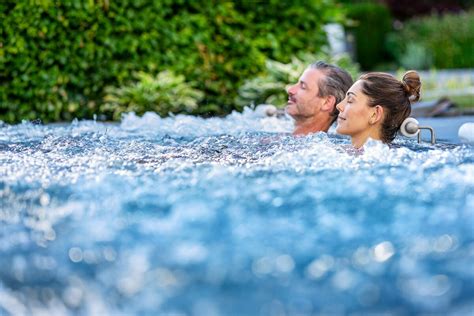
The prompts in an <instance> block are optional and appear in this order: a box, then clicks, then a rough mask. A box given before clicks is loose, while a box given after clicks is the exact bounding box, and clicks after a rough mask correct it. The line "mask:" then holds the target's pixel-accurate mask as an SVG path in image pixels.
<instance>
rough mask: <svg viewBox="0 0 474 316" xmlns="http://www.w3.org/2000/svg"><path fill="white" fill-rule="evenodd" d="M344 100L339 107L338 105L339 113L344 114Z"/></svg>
mask: <svg viewBox="0 0 474 316" xmlns="http://www.w3.org/2000/svg"><path fill="white" fill-rule="evenodd" d="M343 103H344V100H343V101H341V102H339V103H338V104H337V105H336V109H337V110H338V111H339V112H344V104H343Z"/></svg>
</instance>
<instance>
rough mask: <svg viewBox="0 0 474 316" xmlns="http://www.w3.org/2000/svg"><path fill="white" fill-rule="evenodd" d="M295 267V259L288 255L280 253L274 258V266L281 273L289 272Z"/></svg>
mask: <svg viewBox="0 0 474 316" xmlns="http://www.w3.org/2000/svg"><path fill="white" fill-rule="evenodd" d="M294 267H295V261H294V260H293V258H292V257H291V256H289V255H281V256H278V257H277V258H276V259H275V268H276V269H277V270H278V271H280V272H283V273H288V272H291V271H292V270H293V269H294Z"/></svg>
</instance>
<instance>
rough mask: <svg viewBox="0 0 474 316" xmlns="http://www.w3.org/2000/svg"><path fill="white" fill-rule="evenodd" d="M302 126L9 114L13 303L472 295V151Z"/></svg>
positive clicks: (454, 308) (300, 302) (242, 306)
mask: <svg viewBox="0 0 474 316" xmlns="http://www.w3.org/2000/svg"><path fill="white" fill-rule="evenodd" d="M291 128H292V123H291V121H290V120H289V119H287V118H269V117H265V116H262V115H260V114H259V113H256V112H253V111H252V110H249V109H247V110H246V111H244V113H242V114H240V113H233V114H232V115H229V116H227V117H225V118H212V119H202V118H196V117H189V116H180V115H178V116H176V117H171V118H166V119H163V118H160V117H158V116H157V115H155V114H152V113H147V114H146V115H144V116H143V117H137V116H135V115H134V114H128V115H126V116H125V117H124V119H123V121H122V123H121V124H106V123H97V122H91V121H83V122H77V121H76V122H73V123H72V124H60V125H46V126H41V125H33V124H30V123H23V124H20V125H15V126H8V125H7V126H2V127H0V197H1V203H2V205H1V206H2V207H1V209H0V225H1V229H0V266H1V267H2V269H0V312H6V313H7V314H8V313H10V314H19V315H21V314H36V313H55V314H59V313H77V314H115V313H125V314H127V313H130V314H137V313H138V314H140V313H145V314H146V313H181V314H214V315H227V314H234V313H235V314H262V315H270V314H275V313H283V314H286V313H289V314H291V313H294V314H295V313H296V314H311V313H315V312H321V313H327V314H334V313H336V314H345V313H351V312H359V313H396V312H397V313H406V314H411V313H433V312H434V311H436V312H441V313H445V314H462V313H463V312H465V311H468V310H469V309H472V308H473V306H474V301H473V300H472V297H473V295H472V294H473V293H474V286H473V284H474V282H473V281H474V274H473V273H472V269H471V268H470V266H471V262H472V260H473V259H474V233H473V230H472V227H473V225H474V211H473V210H474V180H473V179H474V153H473V148H472V147H470V146H468V145H461V146H458V145H451V144H439V145H435V146H431V145H428V144H422V145H419V144H416V143H415V142H414V141H412V140H406V139H397V141H396V142H395V144H394V145H393V146H391V147H388V146H385V145H382V144H380V143H379V142H369V143H368V144H367V145H366V146H365V148H364V151H363V152H354V151H353V150H351V147H350V142H349V140H348V139H347V138H344V137H340V136H337V135H335V134H334V132H333V130H331V131H330V132H329V134H324V133H316V134H313V135H310V136H307V137H293V136H291V135H290V132H291ZM434 298H435V299H434ZM330 302H340V303H338V304H331V303H330ZM229 306H232V309H229Z"/></svg>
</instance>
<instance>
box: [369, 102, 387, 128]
mask: <svg viewBox="0 0 474 316" xmlns="http://www.w3.org/2000/svg"><path fill="white" fill-rule="evenodd" d="M383 112H384V110H383V106H381V105H376V106H374V107H372V114H371V116H370V120H369V122H370V124H371V125H373V124H376V123H378V122H382V120H383Z"/></svg>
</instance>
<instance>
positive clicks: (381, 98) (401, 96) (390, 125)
mask: <svg viewBox="0 0 474 316" xmlns="http://www.w3.org/2000/svg"><path fill="white" fill-rule="evenodd" d="M359 80H362V92H363V93H364V94H365V95H367V96H368V97H369V99H370V101H369V106H371V107H374V106H376V105H380V106H382V107H383V108H384V118H383V122H382V131H381V137H382V141H383V142H384V143H390V142H391V141H392V140H393V139H394V138H395V136H396V134H397V131H398V130H399V129H400V126H401V125H402V123H403V120H405V119H406V118H407V117H408V116H409V115H410V113H411V103H412V102H416V101H418V100H419V99H420V89H421V81H420V76H419V75H418V73H417V72H416V71H413V70H410V71H408V72H406V73H405V75H404V76H403V79H402V81H399V80H397V79H396V78H395V77H393V76H392V75H390V74H386V73H382V72H370V73H367V74H364V75H362V76H360V78H359Z"/></svg>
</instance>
